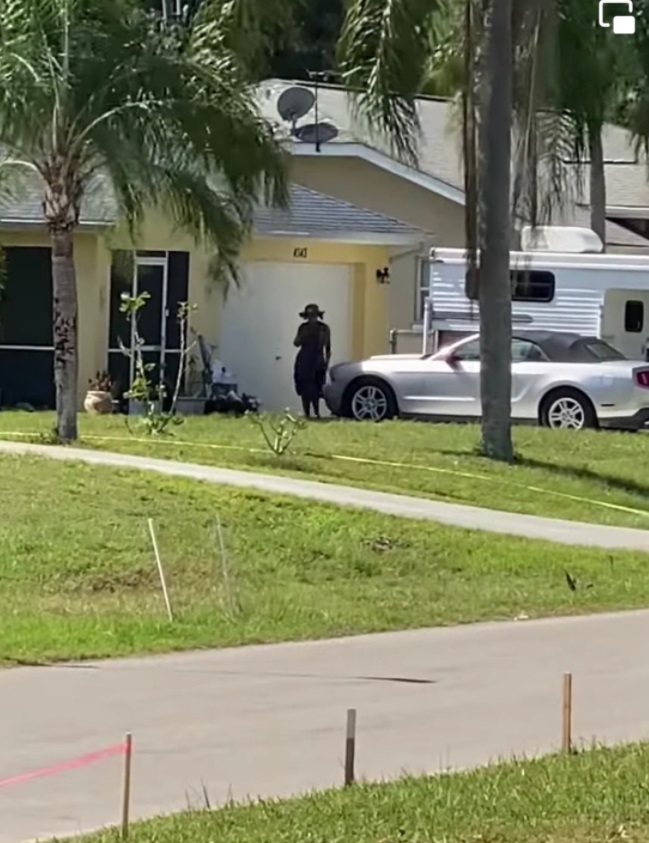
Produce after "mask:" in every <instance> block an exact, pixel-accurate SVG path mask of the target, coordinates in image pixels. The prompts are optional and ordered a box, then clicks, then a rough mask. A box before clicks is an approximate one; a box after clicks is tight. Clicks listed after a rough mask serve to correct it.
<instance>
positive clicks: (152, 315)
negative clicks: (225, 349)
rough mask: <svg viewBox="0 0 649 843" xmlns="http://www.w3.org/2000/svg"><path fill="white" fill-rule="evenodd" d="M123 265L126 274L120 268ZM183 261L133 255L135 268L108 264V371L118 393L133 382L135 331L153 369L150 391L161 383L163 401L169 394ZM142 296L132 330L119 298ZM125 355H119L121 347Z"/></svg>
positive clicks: (178, 256)
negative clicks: (162, 385) (109, 273)
mask: <svg viewBox="0 0 649 843" xmlns="http://www.w3.org/2000/svg"><path fill="white" fill-rule="evenodd" d="M124 263H126V268H124ZM188 273H189V255H188V253H186V252H166V253H165V252H162V253H157V254H138V255H136V258H135V262H134V263H133V261H132V260H131V261H130V262H129V261H126V262H125V261H124V259H123V254H122V258H121V259H119V260H118V259H115V260H114V261H113V270H112V273H111V312H110V340H109V342H110V346H109V370H110V373H111V376H112V377H113V378H114V379H115V380H117V381H118V384H119V393H120V394H121V395H123V394H124V393H125V392H127V391H128V389H129V388H130V385H131V383H132V382H133V378H134V377H135V363H134V358H133V350H134V348H135V336H136V333H135V332H136V328H137V333H138V334H139V336H140V339H141V342H142V345H141V350H142V357H143V360H144V363H145V364H153V365H152V368H151V369H150V370H149V371H148V374H147V376H148V378H149V379H150V381H151V383H152V384H153V385H154V386H157V385H158V384H160V383H164V384H165V387H166V392H167V395H169V396H170V395H171V394H172V393H173V390H174V387H175V384H176V379H177V376H178V370H179V366H180V356H181V331H180V325H179V322H178V308H179V304H180V303H181V302H186V301H187V291H188ZM142 293H146V295H147V300H146V303H145V304H144V305H143V307H141V308H140V310H139V311H138V314H137V325H135V324H134V323H133V320H132V319H130V318H128V317H127V316H126V315H125V314H124V313H122V312H121V311H120V307H121V304H122V296H123V295H124V294H126V295H129V296H139V295H141V294H142ZM122 345H123V346H124V347H125V349H126V350H127V351H128V352H129V354H124V352H123V351H122V349H121V346H122Z"/></svg>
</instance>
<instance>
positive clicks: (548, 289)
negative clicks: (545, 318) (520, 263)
mask: <svg viewBox="0 0 649 843" xmlns="http://www.w3.org/2000/svg"><path fill="white" fill-rule="evenodd" d="M509 277H510V278H511V283H512V301H527V302H545V303H548V302H551V301H552V299H553V298H554V287H555V282H554V274H553V273H552V272H547V270H544V269H512V270H510V272H509ZM478 283H479V281H478ZM465 291H466V295H467V298H472V297H471V296H470V295H469V283H468V273H467V276H466V279H465ZM473 298H476V296H473Z"/></svg>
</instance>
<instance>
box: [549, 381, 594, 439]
mask: <svg viewBox="0 0 649 843" xmlns="http://www.w3.org/2000/svg"><path fill="white" fill-rule="evenodd" d="M540 416H541V424H542V425H543V427H551V428H553V429H554V430H584V429H585V428H587V427H597V415H596V414H595V410H594V409H593V405H592V404H591V403H590V401H589V400H588V398H587V397H586V396H585V395H584V394H583V393H581V392H579V391H578V390H576V389H560V390H557V391H556V392H553V393H551V394H550V395H548V396H547V397H546V398H545V400H544V401H543V405H542V406H541V413H540Z"/></svg>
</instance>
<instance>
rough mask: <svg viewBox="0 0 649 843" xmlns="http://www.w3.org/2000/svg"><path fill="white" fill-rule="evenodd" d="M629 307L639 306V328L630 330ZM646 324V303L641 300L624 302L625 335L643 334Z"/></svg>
mask: <svg viewBox="0 0 649 843" xmlns="http://www.w3.org/2000/svg"><path fill="white" fill-rule="evenodd" d="M629 305H638V307H639V310H640V320H639V327H638V328H629V327H627V326H628V323H629V317H628V310H629ZM644 322H645V312H644V302H643V301H641V300H639V299H627V300H626V301H625V302H624V333H625V334H641V333H642V332H643V330H644Z"/></svg>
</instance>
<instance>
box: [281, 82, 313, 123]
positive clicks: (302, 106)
mask: <svg viewBox="0 0 649 843" xmlns="http://www.w3.org/2000/svg"><path fill="white" fill-rule="evenodd" d="M314 102H315V96H314V94H313V93H312V92H311V91H310V90H309V89H308V88H301V87H297V86H296V87H294V88H287V89H286V90H285V91H282V93H281V94H280V95H279V99H278V100H277V111H278V112H279V116H280V117H281V118H282V120H290V121H291V122H292V123H295V121H296V120H299V119H300V117H304V115H305V114H306V113H307V111H309V110H310V109H311V108H312V107H313V103H314Z"/></svg>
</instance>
